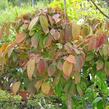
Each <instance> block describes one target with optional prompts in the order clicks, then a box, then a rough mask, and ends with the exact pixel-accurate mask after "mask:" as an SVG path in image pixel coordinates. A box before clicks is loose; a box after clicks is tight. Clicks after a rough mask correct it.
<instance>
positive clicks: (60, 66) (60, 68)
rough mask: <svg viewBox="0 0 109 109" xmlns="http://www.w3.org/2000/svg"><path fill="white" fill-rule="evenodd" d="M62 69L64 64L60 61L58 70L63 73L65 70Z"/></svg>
mask: <svg viewBox="0 0 109 109" xmlns="http://www.w3.org/2000/svg"><path fill="white" fill-rule="evenodd" d="M62 67H63V65H62V62H61V61H59V62H58V63H57V68H58V69H59V70H60V71H62V70H63V68H62Z"/></svg>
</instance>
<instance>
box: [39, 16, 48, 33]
mask: <svg viewBox="0 0 109 109" xmlns="http://www.w3.org/2000/svg"><path fill="white" fill-rule="evenodd" d="M40 24H41V27H42V29H43V31H44V33H45V34H47V33H48V32H49V28H48V26H49V24H48V19H47V16H45V15H40Z"/></svg>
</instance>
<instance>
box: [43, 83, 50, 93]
mask: <svg viewBox="0 0 109 109" xmlns="http://www.w3.org/2000/svg"><path fill="white" fill-rule="evenodd" d="M50 89H51V86H50V84H49V83H46V82H44V83H43V84H42V86H41V91H42V92H43V93H44V94H45V95H48V94H49V92H50Z"/></svg>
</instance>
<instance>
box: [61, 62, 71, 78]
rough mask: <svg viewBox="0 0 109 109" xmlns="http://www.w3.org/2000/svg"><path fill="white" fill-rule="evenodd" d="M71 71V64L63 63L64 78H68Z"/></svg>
mask: <svg viewBox="0 0 109 109" xmlns="http://www.w3.org/2000/svg"><path fill="white" fill-rule="evenodd" d="M72 69H73V64H72V63H70V62H68V61H65V62H64V64H63V73H64V76H65V78H69V77H70V76H71V73H72Z"/></svg>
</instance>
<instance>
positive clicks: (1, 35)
mask: <svg viewBox="0 0 109 109" xmlns="http://www.w3.org/2000/svg"><path fill="white" fill-rule="evenodd" d="M2 37H3V32H2V30H0V40H1V39H2Z"/></svg>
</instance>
